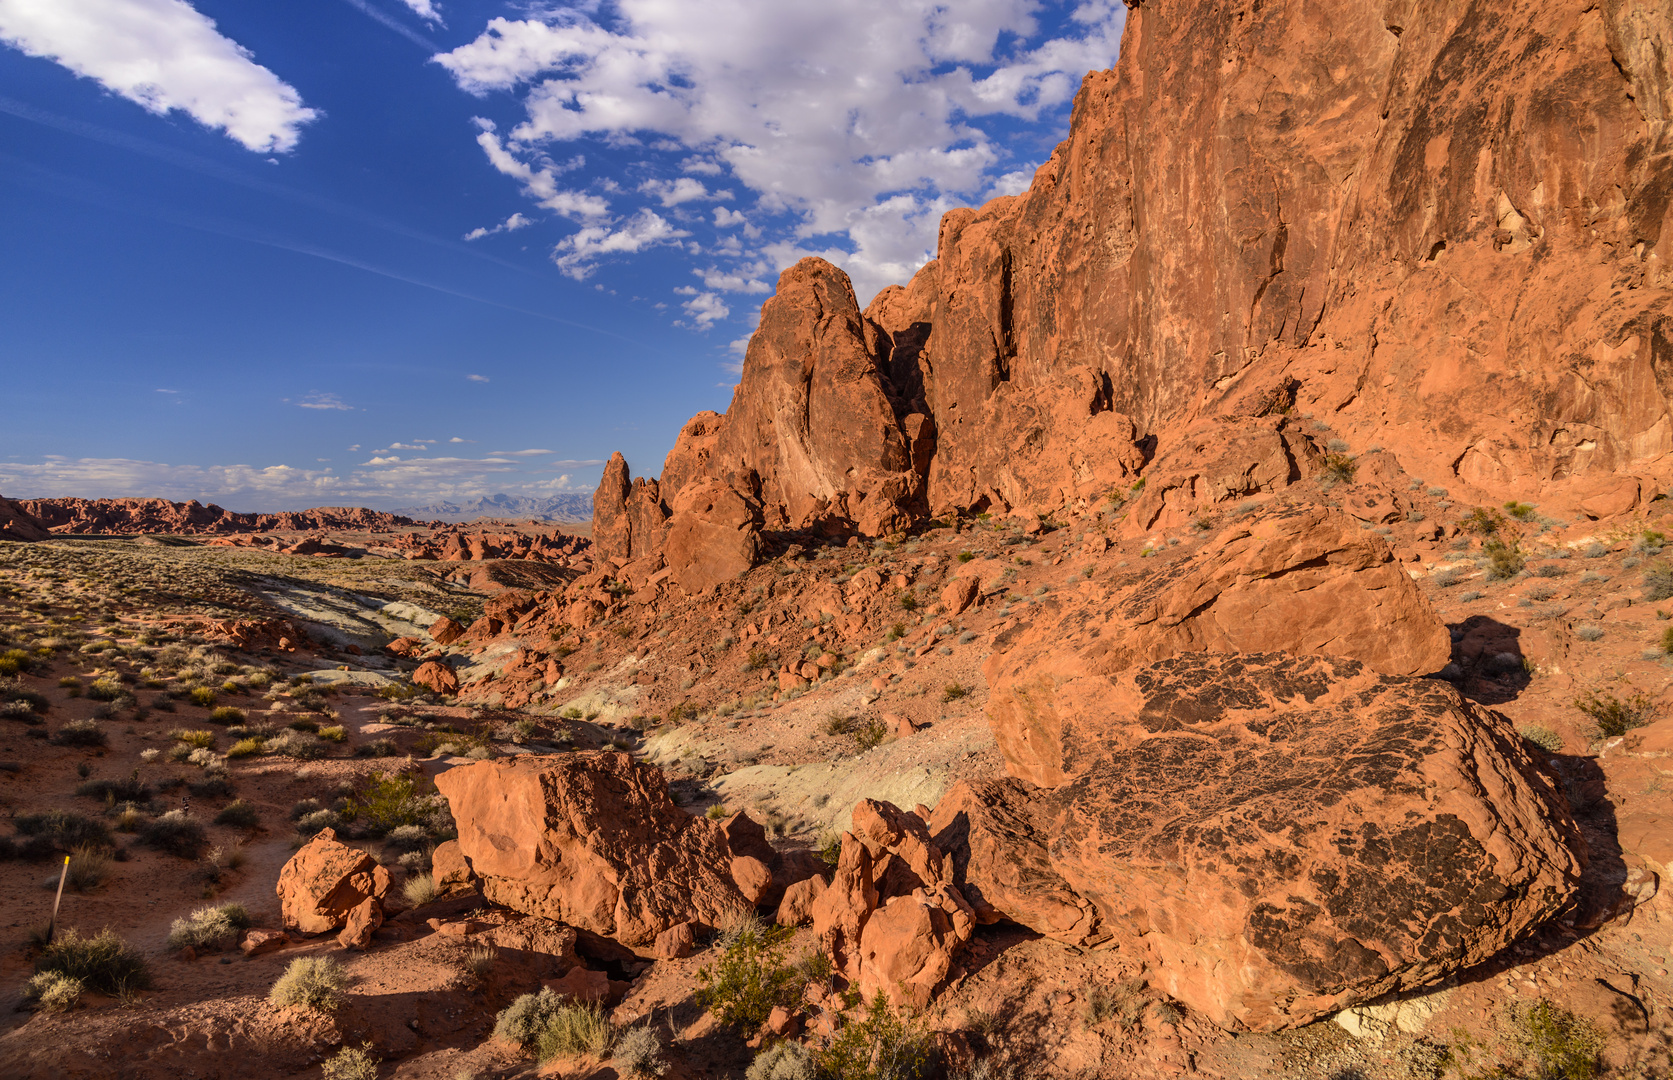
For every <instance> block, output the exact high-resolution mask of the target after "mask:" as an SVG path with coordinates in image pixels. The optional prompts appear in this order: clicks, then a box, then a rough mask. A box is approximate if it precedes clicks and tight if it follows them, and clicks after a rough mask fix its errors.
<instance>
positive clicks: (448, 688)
mask: <svg viewBox="0 0 1673 1080" xmlns="http://www.w3.org/2000/svg"><path fill="white" fill-rule="evenodd" d="M412 684H413V685H414V686H422V687H424V688H425V689H427V690H432V691H434V692H435V693H438V694H457V693H458V692H459V676H457V675H455V674H454V673H453V669H452V668H450V667H448V666H447V665H446V664H444V663H442V662H441V661H439V660H426V661H425V662H424V663H422V664H420V665H418V670H417V671H415V672H413V673H412Z"/></svg>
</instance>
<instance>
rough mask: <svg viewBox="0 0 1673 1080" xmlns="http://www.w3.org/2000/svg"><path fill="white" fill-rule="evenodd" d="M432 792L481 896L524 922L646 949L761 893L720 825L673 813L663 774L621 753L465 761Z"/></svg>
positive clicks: (746, 858)
mask: <svg viewBox="0 0 1673 1080" xmlns="http://www.w3.org/2000/svg"><path fill="white" fill-rule="evenodd" d="M436 787H437V788H438V789H439V790H440V791H441V793H442V794H443V795H444V796H446V798H447V801H448V804H449V806H450V807H451V808H452V811H453V817H454V820H455V821H456V822H457V823H458V827H459V838H458V844H459V854H460V855H461V856H462V857H463V858H464V859H466V860H468V861H469V866H470V871H471V873H472V874H473V875H474V877H475V878H476V880H477V881H478V882H479V883H480V886H481V889H482V893H483V895H484V896H486V897H487V898H488V899H489V900H492V901H493V902H495V903H499V904H504V905H505V906H507V907H510V908H513V909H515V910H517V911H521V912H524V913H526V914H530V915H540V916H543V917H545V918H549V919H553V920H556V921H558V922H563V923H567V924H569V925H571V926H575V927H577V928H579V929H582V930H586V931H589V932H591V933H594V934H598V935H600V936H601V937H607V938H613V939H614V940H616V941H618V942H620V943H621V944H623V945H626V946H629V947H630V948H636V949H641V950H645V951H646V952H649V951H650V950H651V949H653V948H654V947H655V944H656V941H657V938H658V937H659V936H660V935H661V934H663V933H664V932H665V931H667V930H669V929H671V928H673V927H675V926H678V925H680V924H682V923H697V924H700V925H703V926H710V927H713V926H718V925H722V924H724V923H725V922H726V921H727V920H728V919H730V918H734V917H736V915H737V914H738V913H740V912H744V911H749V910H751V909H752V908H753V905H754V903H755V900H752V899H751V898H750V897H749V896H746V894H745V891H744V890H745V888H748V889H749V890H750V891H751V893H752V894H754V895H755V896H756V898H757V899H759V898H760V897H761V896H762V895H764V892H763V891H762V890H761V884H762V883H761V882H760V880H759V874H758V873H757V871H766V870H768V869H769V868H767V867H764V866H762V865H761V860H760V859H759V858H757V857H754V856H751V855H750V854H748V853H744V852H739V853H737V856H738V857H735V853H734V852H733V851H732V849H731V846H730V845H729V843H728V839H727V832H726V829H725V827H723V825H722V824H721V823H717V822H714V821H710V820H708V819H707V818H700V817H693V816H692V815H690V814H688V813H686V812H685V811H684V810H681V809H680V808H679V807H678V806H675V805H674V801H673V799H671V798H670V797H669V795H668V785H667V781H666V780H665V779H664V778H663V775H662V772H661V771H660V770H659V769H657V768H655V767H654V766H650V765H646V764H643V763H641V762H636V761H634V760H633V758H632V757H630V756H629V755H627V754H619V753H608V752H583V753H571V754H563V755H558V756H555V757H535V756H532V755H530V756H522V757H518V758H515V759H506V760H499V761H480V762H473V763H471V764H468V765H460V766H456V767H454V768H452V769H448V770H447V771H445V772H443V773H441V774H439V775H438V776H437V777H436ZM752 864H753V865H752ZM735 872H736V873H735ZM739 878H742V879H743V881H742V884H740V881H739V880H738V879H739Z"/></svg>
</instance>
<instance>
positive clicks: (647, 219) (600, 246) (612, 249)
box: [552, 209, 691, 281]
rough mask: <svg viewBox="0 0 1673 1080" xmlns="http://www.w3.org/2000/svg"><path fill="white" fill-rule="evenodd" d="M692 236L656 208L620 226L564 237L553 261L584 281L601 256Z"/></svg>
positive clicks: (588, 228) (640, 212)
mask: <svg viewBox="0 0 1673 1080" xmlns="http://www.w3.org/2000/svg"><path fill="white" fill-rule="evenodd" d="M690 235H691V234H690V233H688V232H686V231H685V230H683V229H676V228H675V227H674V226H672V225H670V224H669V223H668V222H667V221H665V220H664V219H663V218H662V217H661V216H660V215H659V214H657V213H656V212H655V211H653V210H649V209H645V210H641V211H639V213H638V214H637V215H635V216H634V217H631V218H629V219H628V220H627V221H626V223H625V224H623V225H622V227H621V228H619V229H614V230H612V229H611V228H610V227H608V226H599V225H593V226H588V227H587V228H585V229H582V230H581V231H580V232H578V233H576V234H575V235H574V236H566V237H564V238H563V239H562V240H560V241H558V246H557V247H555V248H553V249H552V261H553V262H555V263H557V264H558V269H560V270H562V271H563V272H564V273H565V274H567V275H568V276H570V277H572V278H574V279H575V280H576V281H582V280H585V279H586V278H587V276H588V275H590V274H591V273H592V272H593V267H594V265H595V264H596V263H597V261H598V259H599V257H600V256H603V255H615V254H632V253H634V252H639V251H644V250H645V249H646V248H653V247H660V246H662V245H664V244H670V243H674V242H675V241H677V240H679V239H680V238H682V237H686V236H690Z"/></svg>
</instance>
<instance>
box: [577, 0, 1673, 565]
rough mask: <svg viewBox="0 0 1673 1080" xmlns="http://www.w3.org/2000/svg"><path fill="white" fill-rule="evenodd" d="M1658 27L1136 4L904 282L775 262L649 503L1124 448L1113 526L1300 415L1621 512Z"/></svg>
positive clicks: (1261, 445) (1650, 399)
mask: <svg viewBox="0 0 1673 1080" xmlns="http://www.w3.org/2000/svg"><path fill="white" fill-rule="evenodd" d="M1669 42H1673V12H1670V11H1669V9H1668V8H1667V7H1666V5H1656V4H1647V3H1642V2H1635V0H1610V2H1609V3H1606V4H1604V5H1602V6H1600V7H1590V8H1587V7H1584V6H1583V5H1579V6H1577V5H1566V6H1565V5H1549V4H1546V5H1540V4H1531V3H1524V4H1508V5H1499V6H1497V7H1494V8H1492V9H1491V10H1486V9H1481V10H1477V9H1473V8H1472V9H1469V10H1468V11H1465V10H1462V9H1460V10H1457V11H1453V10H1451V9H1434V10H1431V9H1430V8H1427V7H1422V6H1420V5H1414V4H1412V3H1409V2H1400V3H1396V4H1395V5H1394V6H1393V7H1390V6H1389V5H1388V4H1386V3H1381V2H1378V3H1373V2H1371V0H1346V2H1345V4H1338V5H1333V6H1332V7H1331V8H1330V9H1329V10H1328V11H1326V10H1324V9H1322V8H1308V7H1305V6H1293V5H1288V6H1285V5H1281V6H1276V7H1275V6H1273V5H1262V4H1259V3H1256V2H1255V0H1232V2H1231V3H1229V4H1210V3H1206V2H1201V0H1186V2H1183V3H1169V4H1162V5H1158V4H1142V5H1133V6H1132V7H1131V8H1130V10H1129V13H1128V16H1127V24H1126V30H1125V33H1124V36H1123V39H1122V48H1121V63H1120V64H1119V65H1118V67H1117V68H1116V69H1115V70H1112V71H1107V72H1094V73H1092V74H1090V75H1088V76H1087V77H1086V79H1085V81H1084V82H1083V84H1082V86H1081V90H1080V93H1079V95H1078V96H1077V98H1076V100H1075V107H1074V113H1073V117H1072V120H1071V124H1070V131H1069V136H1068V138H1067V139H1065V140H1064V142H1063V143H1062V144H1060V145H1059V146H1058V147H1057V149H1056V151H1055V152H1054V153H1053V154H1052V156H1051V159H1050V160H1049V161H1047V162H1046V163H1045V164H1044V165H1042V166H1041V167H1040V168H1039V169H1038V170H1037V171H1036V173H1035V175H1034V179H1033V183H1032V184H1031V186H1030V187H1029V189H1028V190H1027V191H1026V192H1025V193H1023V194H1021V195H1017V196H1007V197H1003V198H999V199H995V200H993V201H991V202H989V203H988V204H986V205H985V206H983V207H981V208H980V209H961V210H954V211H952V212H950V213H949V214H947V215H946V216H945V217H944V218H943V219H942V223H941V231H940V239H939V243H938V247H937V253H936V255H937V257H936V258H935V260H933V261H932V262H930V263H928V264H927V265H925V266H924V267H923V268H922V269H921V270H919V271H918V273H917V274H916V275H915V276H914V277H913V279H912V281H911V282H910V283H908V284H906V285H904V286H891V287H890V288H887V289H885V290H883V291H882V292H881V293H879V294H878V295H877V297H876V298H874V299H873V300H872V302H871V303H870V305H869V306H868V307H867V308H866V309H865V311H864V312H863V313H861V312H857V311H856V305H855V301H854V298H853V296H852V294H851V292H850V290H849V289H848V286H847V282H846V279H845V278H843V277H842V275H841V273H840V272H839V271H837V270H836V269H835V268H834V267H831V266H829V265H827V264H823V263H820V262H818V261H816V260H804V261H803V262H801V263H798V264H797V265H796V266H794V267H792V268H790V269H789V270H787V271H785V273H784V276H783V278H782V279H781V280H780V282H779V288H778V294H777V295H776V296H774V297H773V298H772V299H771V300H769V301H767V303H766V305H765V306H764V307H763V310H762V319H761V326H760V329H759V330H758V331H757V332H756V335H755V337H754V339H752V342H751V345H750V351H749V354H748V358H747V360H746V363H745V366H744V373H743V378H742V379H741V381H740V383H739V385H738V389H737V392H736V393H735V395H734V397H733V401H732V404H731V407H730V408H729V409H728V410H727V413H726V415H725V416H721V417H716V416H714V415H713V414H703V415H702V416H700V417H698V418H695V419H694V420H693V421H692V423H691V424H688V425H687V427H686V430H685V431H684V432H682V433H681V437H680V441H679V443H678V444H677V445H676V447H675V449H674V451H673V452H672V453H670V455H669V457H668V460H667V462H666V463H665V466H664V471H663V478H662V491H661V494H660V498H661V499H662V500H663V501H664V502H665V503H668V504H669V505H671V503H672V499H673V497H674V495H675V494H676V493H677V492H679V491H682V490H684V489H685V488H686V487H688V486H689V485H691V484H694V483H696V482H698V481H700V480H702V479H713V480H722V481H724V480H725V479H726V478H727V476H728V475H729V474H730V473H731V472H732V471H736V470H746V469H753V470H754V471H755V472H756V473H757V474H758V475H759V477H760V480H761V500H762V514H763V527H764V529H766V530H767V531H768V532H773V531H780V530H795V529H803V528H810V527H819V528H830V529H836V530H853V531H857V532H860V533H862V534H868V535H880V534H882V533H885V532H887V531H890V530H893V529H896V528H899V527H900V525H901V523H902V522H903V520H906V519H910V518H913V517H918V516H921V515H922V514H923V513H926V512H927V513H930V514H935V515H943V514H947V513H950V512H955V511H961V512H970V511H977V510H988V511H996V512H1004V511H1010V510H1022V511H1027V512H1031V513H1034V514H1042V515H1043V514H1045V513H1047V512H1049V511H1051V510H1053V509H1054V508H1056V507H1059V506H1062V505H1064V504H1065V503H1070V502H1074V501H1076V500H1079V499H1082V498H1097V497H1100V496H1101V495H1102V494H1103V493H1104V492H1106V491H1109V490H1111V489H1116V488H1122V489H1124V488H1127V487H1129V486H1130V485H1131V484H1132V482H1133V479H1134V477H1136V476H1138V475H1140V473H1141V472H1142V473H1143V474H1144V475H1145V477H1146V478H1147V479H1150V478H1151V476H1152V474H1154V481H1155V482H1154V483H1153V484H1150V485H1147V489H1146V490H1145V492H1144V494H1143V496H1142V498H1140V499H1139V500H1138V501H1137V502H1135V504H1134V506H1133V508H1132V512H1131V514H1130V517H1129V526H1130V527H1131V528H1132V529H1135V530H1139V531H1143V530H1148V529H1152V528H1172V527H1176V526H1178V525H1180V524H1182V523H1183V522H1184V520H1186V516H1187V515H1189V514H1191V513H1192V512H1193V511H1194V510H1196V509H1200V508H1201V507H1203V506H1207V505H1213V504H1214V503H1216V502H1223V501H1226V500H1229V499H1233V498H1241V497H1247V496H1249V495H1252V494H1267V493H1271V492H1273V491H1275V490H1279V489H1281V488H1283V487H1286V486H1288V485H1289V484H1291V483H1294V482H1295V481H1297V480H1300V479H1303V478H1307V477H1310V476H1313V475H1315V474H1316V473H1317V470H1318V464H1319V458H1320V454H1319V453H1318V452H1317V448H1313V447H1310V446H1309V445H1308V439H1307V437H1306V436H1304V435H1303V434H1302V433H1301V432H1300V431H1299V430H1298V428H1297V427H1296V425H1295V424H1294V422H1293V421H1286V420H1285V419H1284V418H1285V417H1286V416H1289V417H1293V416H1296V415H1297V414H1302V415H1307V416H1313V415H1319V416H1323V417H1326V418H1328V421H1329V424H1330V425H1331V427H1332V429H1333V430H1334V431H1335V432H1336V433H1337V434H1338V435H1340V436H1342V437H1343V438H1344V442H1345V443H1346V444H1349V445H1351V446H1353V447H1355V448H1358V449H1364V448H1367V447H1370V446H1372V445H1376V444H1380V445H1382V446H1383V447H1386V448H1387V453H1389V454H1392V455H1394V456H1395V457H1396V458H1397V459H1398V463H1399V466H1400V467H1401V468H1402V469H1403V471H1404V473H1405V475H1407V476H1411V477H1419V478H1423V479H1424V481H1425V482H1427V483H1441V484H1443V485H1445V486H1447V487H1448V488H1450V489H1452V490H1454V491H1457V492H1459V497H1460V498H1463V499H1468V500H1471V501H1475V502H1486V501H1488V500H1494V501H1498V500H1503V499H1507V498H1518V499H1527V498H1534V499H1536V500H1541V501H1542V504H1543V505H1544V506H1546V507H1548V508H1552V509H1555V508H1557V507H1564V508H1566V510H1572V511H1573V512H1575V513H1585V514H1588V515H1590V516H1594V517H1596V516H1608V515H1610V514H1614V513H1624V512H1627V511H1629V510H1631V509H1632V507H1633V506H1634V505H1636V503H1637V502H1638V501H1639V500H1641V499H1642V498H1644V497H1645V496H1644V495H1643V494H1642V493H1643V492H1645V491H1651V490H1655V489H1656V488H1658V487H1665V482H1666V481H1667V479H1668V478H1669V477H1670V475H1673V456H1670V452H1673V414H1670V410H1669V395H1670V394H1673V382H1670V381H1669V378H1668V376H1667V369H1668V365H1669V364H1670V363H1673V314H1670V312H1673V266H1670V265H1669V264H1670V262H1673V248H1670V245H1673V229H1670V228H1669V226H1670V224H1673V155H1670V154H1669V153H1668V150H1669V145H1670V143H1669V140H1670V139H1673V134H1670V130H1673V129H1669V127H1668V126H1667V125H1668V102H1669V101H1670V100H1673V65H1670V64H1669V61H1668V59H1667V57H1668V55H1669V53H1670V51H1673V50H1670V45H1669ZM1180 103H1184V104H1183V105H1182V104H1180ZM833 417H834V418H835V421H834V422H833V419H832V418H833ZM1220 425H1226V426H1220ZM1152 454H1154V455H1155V458H1154V460H1151V455H1152ZM612 483H614V484H615V487H616V490H617V491H618V492H619V491H620V490H622V484H621V478H620V477H617V478H615V479H614V480H613V481H612ZM1588 508H1589V509H1588ZM1566 510H1565V512H1566ZM600 520H601V521H602V519H600ZM595 527H596V523H595ZM600 535H603V533H600Z"/></svg>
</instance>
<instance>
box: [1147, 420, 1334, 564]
mask: <svg viewBox="0 0 1673 1080" xmlns="http://www.w3.org/2000/svg"><path fill="white" fill-rule="evenodd" d="M1320 469H1321V466H1320V465H1319V453H1318V451H1317V450H1316V449H1315V448H1314V447H1313V444H1312V441H1311V440H1310V439H1308V438H1307V437H1306V436H1304V435H1301V434H1299V433H1298V432H1297V431H1296V429H1295V428H1294V427H1293V426H1292V425H1291V424H1289V423H1288V422H1287V420H1286V419H1285V418H1284V417H1282V416H1272V417H1261V418H1253V419H1245V418H1241V417H1229V416H1217V417H1209V418H1207V419H1203V420H1198V421H1197V422H1196V423H1194V424H1191V425H1190V426H1189V427H1187V428H1186V429H1185V430H1184V431H1182V432H1180V433H1178V434H1177V435H1174V434H1171V433H1169V435H1168V436H1167V437H1166V438H1165V439H1164V440H1163V441H1162V444H1161V446H1160V447H1158V449H1157V454H1156V459H1155V460H1154V461H1152V462H1151V463H1150V465H1149V467H1148V468H1146V469H1145V473H1144V488H1143V490H1141V491H1140V492H1138V494H1137V495H1136V496H1135V497H1134V498H1133V500H1132V505H1131V506H1130V507H1129V508H1128V511H1127V516H1126V519H1125V521H1124V522H1123V531H1124V532H1125V533H1126V535H1128V536H1133V537H1136V536H1143V535H1144V534H1145V533H1147V532H1150V531H1151V530H1158V531H1162V530H1169V529H1178V528H1181V527H1183V526H1185V525H1186V524H1188V523H1189V522H1190V521H1191V520H1192V519H1194V518H1195V517H1196V516H1197V515H1199V514H1201V513H1202V512H1203V511H1204V510H1207V509H1210V508H1212V507H1214V506H1217V505H1220V504H1223V503H1228V502H1237V501H1240V500H1243V499H1248V498H1250V497H1252V496H1257V495H1269V494H1272V493H1274V492H1278V491H1282V490H1283V489H1284V488H1287V487H1289V486H1290V485H1291V484H1293V483H1296V482H1298V481H1300V480H1302V479H1304V478H1306V477H1309V476H1313V475H1316V474H1317V473H1319V471H1320Z"/></svg>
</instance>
